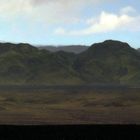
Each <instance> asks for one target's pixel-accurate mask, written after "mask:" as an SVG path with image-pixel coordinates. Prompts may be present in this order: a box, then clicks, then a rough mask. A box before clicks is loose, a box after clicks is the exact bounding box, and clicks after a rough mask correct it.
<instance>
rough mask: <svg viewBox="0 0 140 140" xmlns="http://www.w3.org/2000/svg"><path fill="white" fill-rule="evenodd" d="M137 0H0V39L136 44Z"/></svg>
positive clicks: (139, 36)
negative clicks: (110, 40)
mask: <svg viewBox="0 0 140 140" xmlns="http://www.w3.org/2000/svg"><path fill="white" fill-rule="evenodd" d="M139 7H140V0H0V41H1V42H2V41H6V42H7V41H8V42H17V43H18V42H24V43H31V44H39V45H45V44H46V45H50V44H52V45H68V44H85V45H91V44H93V43H95V42H101V41H104V40H106V39H115V40H120V41H125V42H128V43H129V44H130V45H131V46H132V47H135V48H137V47H140V25H139V24H140V8H139Z"/></svg>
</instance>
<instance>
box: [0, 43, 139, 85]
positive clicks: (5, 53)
mask: <svg viewBox="0 0 140 140" xmlns="http://www.w3.org/2000/svg"><path fill="white" fill-rule="evenodd" d="M73 47H74V46H73ZM139 70H140V53H139V52H138V51H137V50H136V49H134V48H132V47H131V46H130V45H129V44H127V43H125V42H120V41H115V40H106V41H104V42H101V43H95V44H93V45H91V46H90V47H89V48H88V49H86V50H85V51H82V52H81V53H78V54H76V53H73V52H71V53H70V52H65V51H64V50H63V51H56V52H50V51H48V50H45V49H38V48H37V47H34V46H32V45H29V44H11V43H0V84H19V85H21V84H46V85H72V84H95V83H115V84H131V85H139V84H140V71H139Z"/></svg>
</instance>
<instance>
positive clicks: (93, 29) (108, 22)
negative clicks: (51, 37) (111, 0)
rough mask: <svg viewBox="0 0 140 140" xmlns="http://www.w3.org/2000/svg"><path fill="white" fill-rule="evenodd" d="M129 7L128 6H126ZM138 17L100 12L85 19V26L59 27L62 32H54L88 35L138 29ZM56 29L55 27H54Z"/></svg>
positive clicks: (139, 20)
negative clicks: (76, 28) (77, 27)
mask: <svg viewBox="0 0 140 140" xmlns="http://www.w3.org/2000/svg"><path fill="white" fill-rule="evenodd" d="M128 9H129V8H128ZM123 10H124V9H123ZM139 22H140V17H139V16H130V15H129V14H124V13H122V14H114V13H108V12H105V11H103V12H101V14H100V15H99V17H95V18H90V19H87V20H86V21H85V24H87V25H88V27H87V28H85V29H81V30H66V29H64V28H62V27H61V31H63V32H55V34H59V33H60V34H61V35H90V34H95V33H105V32H110V31H116V30H129V31H130V30H131V31H132V30H133V31H134V30H135V31H136V30H138V29H139V28H138V27H139V26H138V25H139V24H138V23H139ZM56 30H57V29H56Z"/></svg>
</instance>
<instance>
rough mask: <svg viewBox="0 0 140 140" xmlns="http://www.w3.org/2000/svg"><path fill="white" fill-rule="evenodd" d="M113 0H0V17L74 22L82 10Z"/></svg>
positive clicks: (49, 21) (48, 21)
mask: <svg viewBox="0 0 140 140" xmlns="http://www.w3.org/2000/svg"><path fill="white" fill-rule="evenodd" d="M110 1H114V0H10V1H9V0H0V18H3V19H5V20H8V19H9V20H15V18H21V17H24V18H26V19H27V20H39V21H42V22H44V23H45V22H46V24H52V23H76V22H78V20H79V18H80V16H81V13H82V10H84V9H85V8H86V7H88V6H89V5H93V6H96V5H97V4H102V3H104V2H110Z"/></svg>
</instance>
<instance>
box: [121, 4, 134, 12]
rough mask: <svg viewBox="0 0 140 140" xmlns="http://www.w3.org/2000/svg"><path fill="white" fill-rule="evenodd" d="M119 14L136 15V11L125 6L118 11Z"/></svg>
mask: <svg viewBox="0 0 140 140" xmlns="http://www.w3.org/2000/svg"><path fill="white" fill-rule="evenodd" d="M120 13H122V14H130V13H136V10H135V9H134V8H133V7H131V6H127V7H124V8H122V9H121V10H120Z"/></svg>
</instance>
